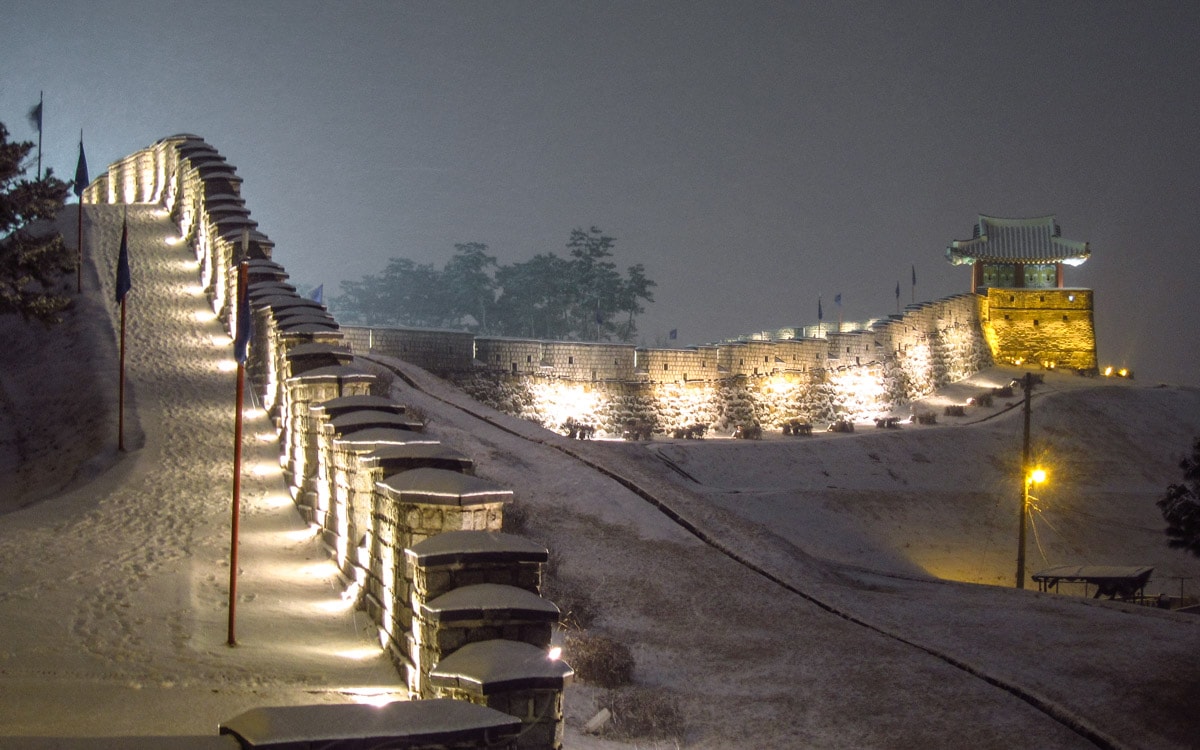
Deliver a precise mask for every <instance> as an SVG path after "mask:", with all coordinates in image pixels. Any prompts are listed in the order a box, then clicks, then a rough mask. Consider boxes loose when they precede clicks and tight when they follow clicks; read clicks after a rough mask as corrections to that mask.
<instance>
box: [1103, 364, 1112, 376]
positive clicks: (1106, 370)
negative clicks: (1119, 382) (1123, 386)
mask: <svg viewBox="0 0 1200 750" xmlns="http://www.w3.org/2000/svg"><path fill="white" fill-rule="evenodd" d="M1112 374H1113V368H1112V365H1109V366H1108V367H1105V368H1104V377H1106V378H1111V377H1112Z"/></svg>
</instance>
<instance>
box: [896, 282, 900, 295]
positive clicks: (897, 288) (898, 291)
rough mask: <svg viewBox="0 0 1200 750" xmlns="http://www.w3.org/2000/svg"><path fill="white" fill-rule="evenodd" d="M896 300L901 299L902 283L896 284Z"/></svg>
mask: <svg viewBox="0 0 1200 750" xmlns="http://www.w3.org/2000/svg"><path fill="white" fill-rule="evenodd" d="M896 299H900V282H899V281H897V282H896Z"/></svg>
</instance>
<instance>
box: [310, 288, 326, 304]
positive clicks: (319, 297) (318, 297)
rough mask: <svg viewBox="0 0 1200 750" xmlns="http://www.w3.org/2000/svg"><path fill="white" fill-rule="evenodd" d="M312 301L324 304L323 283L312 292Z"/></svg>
mask: <svg viewBox="0 0 1200 750" xmlns="http://www.w3.org/2000/svg"><path fill="white" fill-rule="evenodd" d="M312 301H313V302H316V303H317V304H321V305H323V304H325V285H324V284H321V285H320V286H318V287H317V288H316V289H314V290H313V293H312Z"/></svg>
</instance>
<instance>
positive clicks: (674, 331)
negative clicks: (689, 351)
mask: <svg viewBox="0 0 1200 750" xmlns="http://www.w3.org/2000/svg"><path fill="white" fill-rule="evenodd" d="M678 337H679V329H678V328H672V329H671V332H670V333H668V334H667V338H669V339H670V340H672V341H674V340H675V339H677V338H678Z"/></svg>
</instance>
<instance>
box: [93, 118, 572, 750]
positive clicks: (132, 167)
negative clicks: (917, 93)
mask: <svg viewBox="0 0 1200 750" xmlns="http://www.w3.org/2000/svg"><path fill="white" fill-rule="evenodd" d="M240 186H241V180H240V178H238V177H237V175H236V172H235V170H234V168H233V167H232V166H231V165H229V164H228V163H226V161H225V159H224V157H222V156H220V154H219V153H217V151H216V149H214V148H213V147H212V146H210V145H209V144H207V143H205V142H204V140H203V139H201V138H199V137H198V136H194V135H187V134H181V135H176V136H171V137H168V138H164V139H162V140H160V141H158V142H157V143H155V144H153V145H152V146H150V147H148V148H145V149H142V150H140V151H138V152H137V153H135V154H132V155H130V156H128V157H126V158H124V159H122V160H120V161H118V162H115V163H114V164H112V165H110V166H109V167H108V169H107V171H106V172H105V173H103V174H101V175H100V176H98V177H97V178H96V179H95V180H94V181H93V182H92V183H91V184H90V185H89V186H88V188H87V189H86V191H85V192H84V195H83V201H84V202H85V203H92V204H99V203H104V204H130V203H137V204H151V205H157V206H159V207H160V208H161V209H163V210H164V211H166V212H169V214H170V216H171V217H172V219H173V220H174V222H175V224H176V225H177V226H178V228H179V232H180V236H181V238H182V240H183V242H185V243H187V244H188V245H189V246H190V248H191V249H192V250H193V251H194V252H195V254H196V258H197V260H198V261H199V273H200V282H201V284H202V285H203V286H204V288H205V291H206V294H207V296H208V299H209V301H210V302H211V304H212V307H213V310H214V311H215V312H216V313H217V315H218V318H219V320H220V321H221V323H222V325H223V326H224V327H225V329H226V330H227V331H228V332H229V333H230V335H231V336H236V332H237V328H238V326H237V320H236V317H237V314H238V312H237V309H238V305H237V299H238V284H239V281H238V279H239V275H240V274H242V273H244V275H245V279H246V282H247V289H248V295H247V298H248V300H249V308H250V313H249V314H250V315H251V316H252V318H253V335H252V338H251V339H250V347H249V356H248V358H247V362H246V363H245V367H246V374H247V376H248V380H249V387H251V388H253V389H255V390H256V391H257V392H258V396H259V397H260V399H261V401H262V405H263V408H264V409H266V410H267V413H268V414H269V415H270V416H271V418H272V419H273V421H274V423H275V425H276V427H277V430H278V435H279V444H280V450H281V456H280V463H281V466H282V467H283V470H284V476H285V478H286V480H287V482H288V486H289V490H290V491H291V494H292V496H293V498H294V500H295V503H296V505H297V507H298V509H299V511H300V512H301V514H302V515H303V517H304V518H306V519H307V520H308V521H309V522H310V524H311V525H312V526H313V527H314V529H315V530H317V531H318V532H319V533H320V535H321V537H322V539H323V540H324V541H325V543H326V545H327V547H328V548H329V550H330V553H331V556H332V557H333V558H334V560H335V562H336V564H337V566H338V569H339V571H340V573H341V575H342V580H343V582H344V585H345V591H344V592H343V597H344V598H349V599H354V600H355V602H356V603H357V605H358V606H359V607H360V608H361V609H365V610H366V611H367V612H369V613H370V615H371V617H372V619H373V620H374V622H375V623H376V625H377V626H378V632H379V637H380V644H381V646H382V647H383V648H384V649H386V650H387V651H388V652H389V653H390V654H391V655H392V658H393V660H394V661H395V662H396V664H397V667H398V668H399V670H400V672H401V674H402V675H403V676H404V678H405V684H404V685H403V686H402V687H401V688H400V689H401V691H402V692H404V691H405V689H406V690H407V693H408V695H409V697H410V698H412V699H416V700H414V701H412V702H411V703H403V704H394V707H388V708H387V710H385V711H382V712H380V711H379V710H378V709H370V710H371V711H373V712H375V713H373V714H372V716H371V717H360V716H359V715H360V714H361V713H362V711H361V709H363V708H370V707H363V706H356V705H353V704H346V705H342V706H332V705H331V706H316V707H305V709H311V712H315V713H320V714H321V715H322V716H324V719H323V720H322V722H319V723H320V724H321V726H322V727H323V728H322V729H318V730H316V731H317V734H315V735H313V736H309V737H306V738H305V740H306V741H307V743H306V744H305V746H306V747H308V746H309V745H310V744H311V746H314V747H316V746H322V747H324V746H329V745H331V743H332V744H337V742H339V741H350V742H353V741H354V740H353V738H354V737H357V735H354V734H353V732H354V731H355V729H354V727H355V726H356V725H357V724H356V722H357V723H358V724H361V721H362V720H363V719H366V718H369V720H370V723H371V726H372V728H373V730H374V731H381V732H382V731H384V728H386V729H387V732H386V733H384V734H382V735H380V736H378V737H376V738H375V739H376V740H378V741H379V742H380V743H381V745H380V746H383V745H386V746H388V747H401V746H402V747H410V748H427V749H428V750H432V749H433V748H443V749H444V748H451V747H452V748H473V747H488V748H529V749H537V750H551V749H554V748H561V747H562V736H563V732H562V721H563V690H564V688H565V685H566V684H567V682H568V681H569V679H570V678H571V676H572V674H573V672H572V670H571V668H570V667H569V666H568V665H567V664H566V663H565V662H564V661H562V660H561V659H558V658H556V657H554V656H552V654H551V648H550V647H551V638H552V633H553V631H554V628H555V626H556V625H557V622H558V619H559V610H558V608H557V607H556V606H555V605H554V604H553V603H552V602H550V601H548V600H546V599H544V598H543V597H542V596H541V595H540V591H541V583H542V573H543V568H544V566H545V564H546V562H547V560H548V551H547V550H546V548H545V547H543V546H541V545H538V544H536V543H534V542H532V541H530V540H528V539H524V538H522V537H518V536H514V535H511V534H505V533H502V532H501V527H502V523H503V518H504V510H505V507H506V506H507V505H508V504H510V503H511V502H512V499H513V492H512V490H510V489H508V488H506V487H501V486H497V485H494V484H493V483H491V482H488V481H485V480H483V479H481V478H478V477H476V476H474V473H475V472H474V462H473V461H472V460H471V459H470V457H469V456H465V455H462V454H461V453H458V452H457V451H454V450H453V449H451V448H449V447H447V446H444V445H441V444H440V443H439V442H438V441H437V440H435V439H433V438H432V437H431V436H429V435H428V434H426V433H425V431H424V424H423V423H422V421H421V420H420V419H419V418H417V416H414V415H410V414H408V413H407V410H406V407H405V405H404V404H403V403H402V402H400V401H396V400H394V399H393V398H392V396H391V393H393V392H394V390H395V389H394V386H391V384H390V383H385V382H383V381H382V380H381V379H380V378H379V377H378V376H377V375H375V374H373V373H372V372H369V371H368V370H367V369H364V368H363V367H360V366H358V365H357V364H356V359H355V355H354V352H353V351H352V350H351V346H353V347H354V348H356V349H362V348H367V349H373V350H375V351H385V352H387V353H390V354H394V355H395V356H398V357H401V358H412V359H415V360H417V361H418V362H422V363H426V364H434V363H438V362H460V361H463V358H464V357H466V358H467V359H466V361H468V362H469V361H470V357H471V356H472V353H473V350H474V343H473V337H472V336H470V335H469V334H462V333H457V332H452V331H423V332H409V333H407V334H405V335H404V336H403V337H399V338H397V337H390V336H389V335H388V334H387V333H386V332H384V333H382V334H380V335H379V338H378V340H375V338H374V334H372V332H370V331H366V332H365V333H364V332H363V331H361V330H357V331H353V332H350V333H349V335H347V332H345V331H343V330H342V329H341V327H340V326H339V325H338V324H337V322H336V320H335V319H334V318H333V316H331V315H330V314H329V313H328V311H327V310H325V308H324V307H323V306H321V305H320V304H318V303H316V302H313V301H311V300H307V299H304V298H302V297H301V296H300V295H298V294H297V293H296V290H295V288H294V287H293V286H291V285H290V284H288V283H287V278H288V274H287V273H286V271H285V270H284V269H283V267H282V266H280V265H279V264H278V263H275V262H274V261H273V260H272V259H271V256H272V251H273V243H272V242H271V241H270V239H269V238H268V237H267V236H266V235H265V234H263V233H262V232H260V231H259V230H258V227H257V223H256V222H254V221H253V220H251V219H250V217H249V214H250V212H249V210H248V209H247V208H246V207H245V204H244V201H242V199H241V198H240ZM364 336H365V341H364V340H363V337H364ZM569 357H570V355H568V358H569ZM376 391H387V392H388V393H387V395H380V394H378V393H376ZM292 710H293V709H288V708H281V709H256V710H255V712H250V713H248V714H244V715H242V716H239V717H235V718H234V719H233V720H231V721H230V722H228V723H227V724H226V725H223V727H222V731H226V730H228V731H230V732H232V733H234V734H238V728H239V727H240V726H241V725H242V724H243V723H245V724H246V725H247V726H250V727H258V732H259V737H258V739H259V740H261V741H262V746H271V747H277V746H280V745H279V744H278V742H280V741H281V740H283V739H286V740H288V741H292V740H295V739H296V738H295V737H294V736H292V735H291V734H290V733H289V726H288V723H287V721H286V716H287V715H288V712H289V711H292ZM264 711H265V713H263V712H264ZM272 712H274V713H278V714H279V716H278V721H277V722H272V725H273V726H275V727H276V728H275V730H274V731H276V732H282V733H283V734H284V735H286V736H281V737H272V736H270V734H271V733H270V732H268V733H267V736H266V737H263V736H261V727H262V723H263V718H264V716H266V715H267V714H271V715H274V714H273V713H272ZM251 714H253V715H251ZM243 718H245V721H244V722H243ZM310 725H311V722H310ZM312 726H315V725H312ZM347 728H349V729H347ZM341 731H350V732H351V733H352V734H351V735H350V736H349V737H343V736H340V735H339V734H338V732H341ZM321 732H325V733H324V734H323V733H321ZM239 737H240V740H241V741H242V743H243V744H242V746H245V747H255V746H259V745H258V744H256V742H255V741H254V740H253V739H248V738H247V737H246V736H241V735H239ZM272 743H275V744H272ZM288 746H289V747H290V746H292V745H291V744H289V745H288ZM338 746H339V747H340V746H341V745H340V744H339V745H338ZM355 746H356V747H357V746H358V745H357V744H355Z"/></svg>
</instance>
